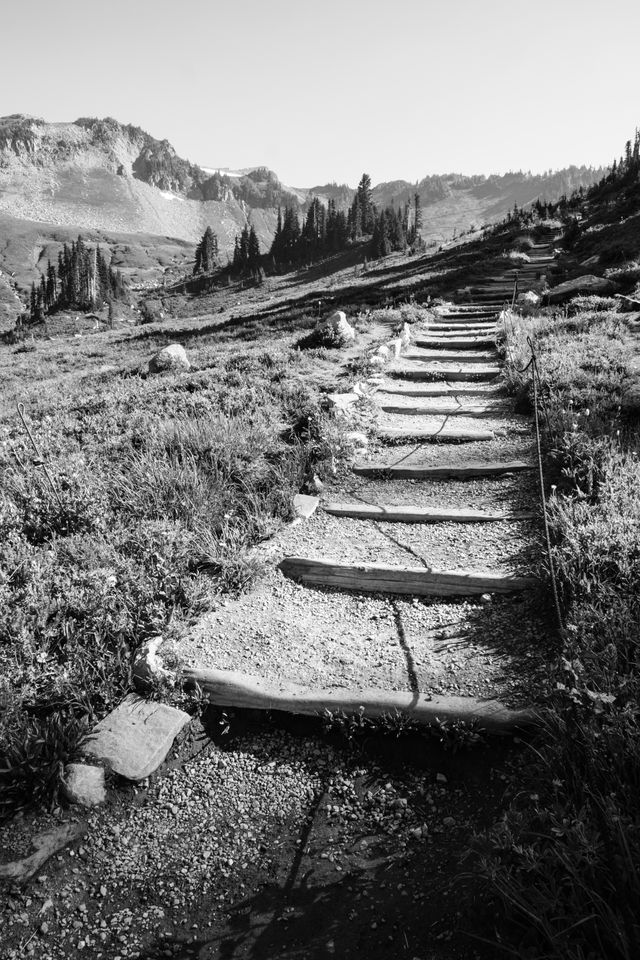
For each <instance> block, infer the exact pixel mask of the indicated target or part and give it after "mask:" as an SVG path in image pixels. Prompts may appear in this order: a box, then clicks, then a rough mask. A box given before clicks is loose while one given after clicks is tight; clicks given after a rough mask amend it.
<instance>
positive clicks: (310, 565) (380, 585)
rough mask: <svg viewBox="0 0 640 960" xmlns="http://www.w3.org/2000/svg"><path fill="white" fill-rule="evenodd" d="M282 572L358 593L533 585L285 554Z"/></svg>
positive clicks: (425, 593)
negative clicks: (311, 558)
mask: <svg viewBox="0 0 640 960" xmlns="http://www.w3.org/2000/svg"><path fill="white" fill-rule="evenodd" d="M280 570H281V571H282V573H283V574H284V575H285V576H286V577H289V578H291V579H293V580H299V581H301V582H302V583H305V584H313V585H314V586H319V587H338V588H340V589H342V590H353V591H356V592H358V593H360V592H363V591H364V592H367V593H400V594H409V595H410V596H414V597H467V596H472V595H474V594H481V593H515V592H517V591H521V590H527V589H529V588H531V587H534V586H535V585H536V583H537V581H536V580H535V579H534V578H533V577H517V576H515V575H514V574H505V573H493V572H492V571H489V570H487V571H479V572H476V571H473V570H433V569H431V568H430V567H399V566H390V565H387V564H384V563H363V564H358V565H354V564H350V563H340V562H339V561H334V562H332V561H331V560H310V559H308V558H307V557H285V558H284V560H282V562H281V563H280Z"/></svg>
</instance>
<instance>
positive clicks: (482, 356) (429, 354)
mask: <svg viewBox="0 0 640 960" xmlns="http://www.w3.org/2000/svg"><path fill="white" fill-rule="evenodd" d="M496 357H497V352H496V351H495V350H492V351H488V350H483V351H481V352H476V353H467V352H466V351H464V350H461V351H460V352H457V351H455V350H441V351H436V350H425V352H424V353H417V352H416V351H411V352H410V353H405V355H404V359H405V360H419V361H421V362H423V363H433V362H434V361H435V362H437V363H491V361H492V360H495V359H496Z"/></svg>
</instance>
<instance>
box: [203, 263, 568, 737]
mask: <svg viewBox="0 0 640 960" xmlns="http://www.w3.org/2000/svg"><path fill="white" fill-rule="evenodd" d="M551 252H552V251H550V248H549V247H548V246H541V247H540V248H539V249H538V250H537V251H536V253H537V254H538V255H539V257H540V260H539V265H538V263H536V266H535V269H538V266H539V269H540V270H543V269H544V264H545V263H546V262H550V261H551V259H552V256H550V255H549V256H548V257H547V256H546V255H547V254H550V253H551ZM543 254H544V255H545V257H546V259H544V260H543V259H542V256H543ZM527 273H528V276H530V277H531V278H532V279H533V278H534V269H533V267H532V268H531V269H530V270H529V271H527ZM514 275H515V274H514ZM494 280H495V281H497V283H495V284H494ZM485 283H486V286H485V285H484V284H485ZM494 287H497V289H498V290H501V288H502V287H504V290H505V293H506V292H507V288H508V289H509V290H511V289H512V280H510V279H509V277H508V276H505V275H502V276H498V277H496V278H493V280H492V279H491V278H489V277H487V278H486V280H485V282H484V283H483V292H482V293H481V294H479V295H478V296H477V297H475V298H474V301H473V302H471V303H468V302H467V303H460V304H449V305H448V306H446V307H445V308H439V315H438V316H437V317H435V318H433V317H431V318H430V319H428V320H426V321H425V322H424V323H423V324H422V325H421V328H420V329H415V328H414V329H413V330H412V338H411V339H412V343H411V346H410V348H409V350H408V351H406V350H405V351H403V352H401V353H400V355H399V356H397V355H396V357H395V358H394V359H393V360H392V362H391V363H390V364H389V365H388V366H387V367H386V369H385V370H384V372H383V373H382V374H380V375H378V376H377V377H376V381H375V386H374V387H372V391H371V393H370V394H369V397H370V401H371V402H372V403H373V404H374V407H375V408H377V409H376V412H375V414H374V416H375V417H376V440H375V442H374V443H373V445H372V446H371V448H370V449H369V450H368V452H367V453H366V454H361V455H360V457H359V458H358V459H357V460H356V461H355V462H354V463H353V464H352V466H351V469H350V471H348V472H347V473H346V474H345V476H344V477H343V476H342V475H339V476H338V477H337V478H336V480H335V481H332V482H330V484H329V485H328V489H327V492H326V494H324V497H325V499H324V502H323V501H322V500H321V504H320V509H319V510H317V511H316V512H315V513H314V514H313V516H312V517H311V518H310V519H308V520H306V521H305V522H304V523H302V524H301V525H300V526H297V527H295V529H294V528H292V529H291V531H290V532H289V533H287V534H285V536H284V537H283V538H282V541H281V546H280V547H278V550H279V551H280V553H279V554H278V555H277V556H276V558H275V559H276V561H277V562H276V563H274V564H273V568H272V572H271V573H270V574H269V575H268V576H269V578H270V579H268V580H267V581H266V582H263V583H262V585H261V586H260V587H258V588H257V589H255V590H254V591H253V592H251V593H250V594H249V595H246V596H245V597H243V598H240V599H239V600H238V601H237V603H235V602H234V601H232V602H230V603H229V604H224V605H223V606H222V607H220V609H219V610H218V611H217V612H216V613H215V614H213V615H212V616H211V617H210V618H209V620H208V621H207V624H206V625H205V626H204V627H203V629H202V631H201V633H200V643H196V646H198V647H200V648H201V650H202V656H201V658H200V664H201V666H198V667H193V668H191V669H190V670H188V671H186V674H185V675H186V676H191V678H192V679H193V680H195V681H197V682H198V683H199V684H200V685H201V687H202V689H203V691H204V692H206V693H208V695H209V696H210V698H211V699H212V700H213V701H214V702H216V703H219V704H220V705H224V706H238V707H241V706H249V707H254V708H258V709H265V710H267V709H282V710H286V711H289V712H294V713H314V712H318V711H322V710H323V709H324V710H326V709H329V710H333V709H339V710H344V711H345V712H353V711H359V712H363V713H365V714H369V715H371V716H380V715H381V713H384V712H385V711H386V712H396V711H397V712H401V713H403V714H405V715H407V716H409V717H412V718H413V719H414V720H416V722H432V721H433V719H434V717H435V716H439V717H441V718H448V719H465V718H466V719H469V718H470V717H472V718H473V719H474V720H475V721H477V722H479V723H480V725H481V726H486V727H487V729H494V730H496V729H499V730H500V732H506V731H510V730H514V729H517V728H519V727H520V726H522V725H526V722H527V720H531V718H532V716H533V712H532V711H531V709H530V704H531V700H530V693H529V691H530V689H531V687H530V675H531V672H532V670H533V672H534V673H535V668H533V667H532V666H531V664H532V663H534V662H535V663H539V669H540V673H541V674H542V673H543V671H544V659H545V655H544V638H545V631H546V626H545V623H544V622H543V619H541V618H542V617H543V614H542V612H541V611H540V609H539V607H540V604H539V602H538V599H537V591H538V589H539V585H538V581H537V580H536V578H535V576H534V570H535V568H536V567H535V562H534V561H535V559H536V557H537V556H538V553H537V551H538V549H539V546H538V544H539V533H538V531H539V522H538V510H537V494H536V474H535V469H534V467H535V455H534V454H535V448H534V442H533V435H532V431H531V423H530V421H529V420H527V419H526V418H524V417H522V416H521V415H518V414H516V412H515V409H514V404H513V401H512V400H511V399H510V398H509V397H508V396H507V395H506V393H505V392H504V390H503V388H502V384H501V380H500V369H501V362H500V354H499V350H498V346H497V341H496V338H497V335H498V331H499V320H500V316H499V311H500V309H501V308H502V306H503V304H504V302H505V300H510V297H505V299H504V300H500V299H499V298H498V296H497V295H496V290H495V289H494ZM485 291H486V292H485ZM461 296H462V297H465V296H467V297H468V296H469V292H468V289H467V290H466V291H463V292H462V293H461ZM442 631H445V633H444V634H443V633H442ZM443 636H445V637H451V636H453V637H454V639H455V638H456V637H457V638H458V639H456V642H455V644H454V643H450V642H448V641H447V643H446V644H445V647H446V650H445V652H444V653H443V652H442V648H443V645H442V643H441V642H440V641H441V640H442V637H443ZM230 637H231V639H230ZM196 639H197V638H196ZM521 664H525V666H524V668H523V667H522V666H521ZM239 668H240V669H239ZM514 706H515V707H516V708H518V709H516V710H513V709H512V708H513V707H514ZM520 708H524V712H522V710H521V709H520Z"/></svg>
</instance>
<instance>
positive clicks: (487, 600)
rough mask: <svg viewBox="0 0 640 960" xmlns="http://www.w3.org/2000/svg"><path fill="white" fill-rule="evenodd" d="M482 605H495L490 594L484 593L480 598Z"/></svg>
mask: <svg viewBox="0 0 640 960" xmlns="http://www.w3.org/2000/svg"><path fill="white" fill-rule="evenodd" d="M480 603H493V597H492V596H491V594H490V593H483V594H482V596H481V597H480Z"/></svg>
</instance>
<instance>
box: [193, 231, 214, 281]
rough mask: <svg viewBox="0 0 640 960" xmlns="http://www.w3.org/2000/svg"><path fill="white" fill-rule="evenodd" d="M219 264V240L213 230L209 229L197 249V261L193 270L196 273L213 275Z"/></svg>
mask: <svg viewBox="0 0 640 960" xmlns="http://www.w3.org/2000/svg"><path fill="white" fill-rule="evenodd" d="M217 264H218V238H217V236H216V235H215V233H214V232H213V230H212V229H211V227H207V229H206V230H205V232H204V233H203V235H202V239H201V240H200V243H199V244H198V246H197V247H196V261H195V266H194V268H193V272H194V274H196V273H211V272H212V271H213V270H215V268H216V266H217Z"/></svg>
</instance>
